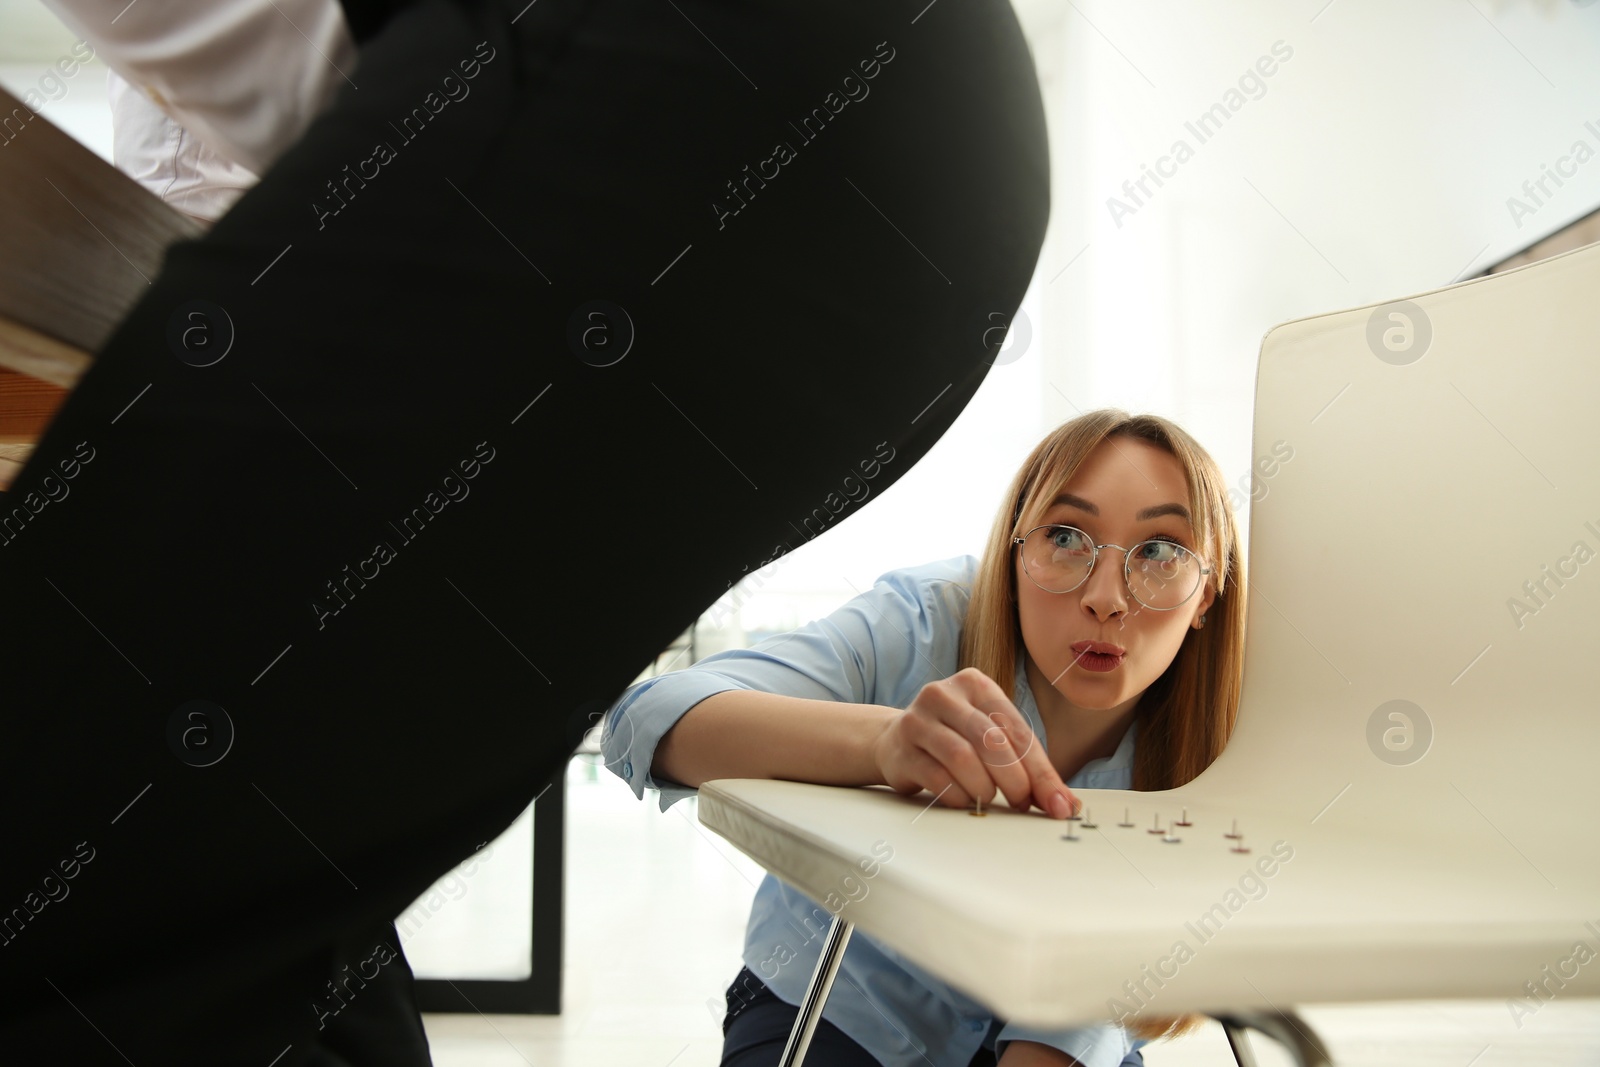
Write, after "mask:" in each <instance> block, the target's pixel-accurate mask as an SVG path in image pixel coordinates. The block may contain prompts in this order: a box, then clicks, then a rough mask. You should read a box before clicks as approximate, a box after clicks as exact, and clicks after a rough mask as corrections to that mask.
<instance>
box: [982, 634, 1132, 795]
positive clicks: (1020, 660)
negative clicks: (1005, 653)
mask: <svg viewBox="0 0 1600 1067" xmlns="http://www.w3.org/2000/svg"><path fill="white" fill-rule="evenodd" d="M1026 657H1027V649H1026V648H1024V647H1022V644H1021V642H1018V645H1017V675H1016V686H1015V693H1016V698H1015V699H1014V700H1013V701H1012V703H1013V704H1015V705H1016V706H1017V710H1018V711H1020V712H1022V715H1023V718H1025V719H1027V720H1028V726H1029V728H1030V729H1032V730H1033V732H1034V733H1035V734H1036V735H1037V736H1039V737H1042V738H1045V739H1046V742H1048V740H1049V735H1048V734H1047V733H1046V731H1045V728H1044V719H1043V717H1042V716H1041V715H1040V714H1039V705H1038V704H1037V703H1035V702H1034V699H1033V687H1032V686H1031V685H1029V684H1028V668H1027V658H1026ZM1138 727H1139V720H1138V718H1137V717H1135V718H1134V719H1133V721H1131V722H1130V723H1128V729H1127V731H1126V732H1125V733H1123V735H1122V740H1121V741H1119V742H1118V743H1117V749H1116V751H1115V752H1113V753H1111V755H1109V756H1101V757H1099V758H1098V759H1092V760H1090V761H1089V762H1088V763H1085V764H1084V765H1083V766H1082V767H1080V768H1079V769H1078V773H1077V774H1075V775H1073V776H1072V777H1073V779H1074V780H1076V779H1078V778H1080V777H1082V776H1084V775H1098V774H1106V773H1123V772H1129V771H1131V770H1132V768H1133V745H1134V735H1135V734H1136V733H1137V732H1138ZM1068 784H1069V785H1070V784H1071V783H1070V782H1069V783H1068Z"/></svg>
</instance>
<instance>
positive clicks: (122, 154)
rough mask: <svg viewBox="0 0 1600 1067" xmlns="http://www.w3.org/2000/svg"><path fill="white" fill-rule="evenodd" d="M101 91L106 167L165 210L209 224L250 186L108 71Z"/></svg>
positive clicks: (244, 175)
mask: <svg viewBox="0 0 1600 1067" xmlns="http://www.w3.org/2000/svg"><path fill="white" fill-rule="evenodd" d="M106 91H107V95H108V97H109V99H110V101H111V139H112V150H111V161H112V163H113V164H115V165H116V168H117V169H118V170H120V171H122V173H124V174H126V175H127V176H128V177H130V178H132V179H133V180H134V181H136V182H138V183H139V184H140V185H142V186H144V187H145V188H146V189H148V190H149V191H150V192H151V193H152V194H154V195H155V196H158V197H160V198H161V199H162V200H163V201H165V202H166V204H167V206H169V207H172V208H174V209H176V210H178V211H181V212H183V213H184V214H186V215H188V216H190V217H191V218H195V219H199V220H201V221H204V222H208V223H209V222H215V221H216V220H217V219H219V218H221V217H222V216H223V215H225V214H226V213H227V211H228V209H229V208H230V207H232V206H233V202H234V201H235V200H238V199H239V197H240V196H242V195H244V192H245V190H247V189H249V188H250V187H251V186H252V185H254V184H256V181H257V179H256V176H255V175H254V174H252V173H250V171H248V170H245V169H244V168H243V167H241V166H239V164H237V163H234V162H231V161H229V160H226V159H223V158H222V157H221V156H219V155H217V154H216V153H215V152H213V151H212V150H211V149H210V148H209V147H207V146H206V145H205V144H204V143H202V142H201V140H200V139H199V138H198V137H196V136H194V134H192V133H190V132H189V131H188V130H185V129H184V128H183V127H182V126H179V125H178V124H177V123H176V122H174V121H172V117H171V116H170V115H168V114H167V113H166V112H165V111H162V110H161V109H160V108H159V107H157V106H156V104H155V102H154V101H153V100H151V99H150V98H149V97H147V96H146V95H145V94H144V92H143V91H142V90H140V89H139V88H137V87H135V86H133V85H130V84H128V82H126V81H124V80H123V79H122V77H121V76H120V75H118V74H117V72H116V71H114V70H113V71H108V72H107V74H106Z"/></svg>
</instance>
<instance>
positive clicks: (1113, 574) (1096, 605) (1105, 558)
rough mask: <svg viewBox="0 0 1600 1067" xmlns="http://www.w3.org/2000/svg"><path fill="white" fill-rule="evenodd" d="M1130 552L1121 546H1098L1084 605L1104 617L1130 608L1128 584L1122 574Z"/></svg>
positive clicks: (1084, 587) (1086, 588)
mask: <svg viewBox="0 0 1600 1067" xmlns="http://www.w3.org/2000/svg"><path fill="white" fill-rule="evenodd" d="M1110 550H1115V551H1110ZM1118 552H1120V553H1122V554H1121V555H1118V554H1116V553H1118ZM1127 552H1128V550H1127V549H1125V548H1123V547H1122V546H1121V545H1099V546H1097V553H1096V556H1095V561H1094V568H1093V569H1092V570H1091V571H1089V577H1088V578H1087V579H1086V580H1085V581H1084V583H1083V587H1082V588H1083V606H1084V607H1086V608H1088V609H1089V610H1090V611H1092V612H1094V613H1095V615H1097V616H1098V617H1099V618H1101V619H1105V618H1107V617H1109V616H1111V615H1114V614H1116V613H1117V612H1119V611H1127V610H1128V583H1127V581H1126V580H1125V577H1124V575H1123V573H1122V572H1123V568H1124V558H1125V557H1126V555H1127Z"/></svg>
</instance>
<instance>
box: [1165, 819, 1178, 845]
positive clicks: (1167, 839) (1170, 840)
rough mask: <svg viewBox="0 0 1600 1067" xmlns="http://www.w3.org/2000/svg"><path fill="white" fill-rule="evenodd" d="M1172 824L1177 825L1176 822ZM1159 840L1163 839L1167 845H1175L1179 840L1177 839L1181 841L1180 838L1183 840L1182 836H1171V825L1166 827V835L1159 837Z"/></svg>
mask: <svg viewBox="0 0 1600 1067" xmlns="http://www.w3.org/2000/svg"><path fill="white" fill-rule="evenodd" d="M1173 825H1174V826H1175V825H1177V824H1176V823H1174V824H1173ZM1161 840H1162V841H1163V842H1164V843H1166V844H1168V845H1176V844H1177V843H1178V842H1179V841H1182V840H1183V838H1181V837H1174V836H1172V827H1171V826H1169V827H1167V836H1166V837H1163V838H1162V839H1161Z"/></svg>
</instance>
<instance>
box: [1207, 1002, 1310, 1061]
mask: <svg viewBox="0 0 1600 1067" xmlns="http://www.w3.org/2000/svg"><path fill="white" fill-rule="evenodd" d="M1212 1018H1214V1019H1216V1020H1217V1022H1219V1023H1221V1024H1222V1030H1223V1033H1225V1034H1227V1036H1228V1047H1229V1048H1231V1049H1232V1050H1233V1058H1234V1061H1235V1062H1236V1063H1238V1065H1239V1067H1256V1057H1255V1053H1254V1052H1252V1051H1251V1048H1250V1039H1249V1037H1248V1035H1247V1034H1246V1032H1245V1031H1246V1030H1247V1029H1254V1030H1260V1031H1261V1032H1262V1033H1263V1034H1266V1035H1267V1036H1268V1037H1270V1038H1272V1039H1273V1040H1274V1041H1276V1042H1278V1043H1279V1044H1280V1045H1282V1046H1283V1047H1284V1048H1285V1049H1287V1050H1288V1051H1289V1055H1290V1056H1291V1057H1293V1059H1294V1062H1295V1064H1296V1067H1333V1060H1332V1059H1331V1058H1329V1056H1328V1050H1327V1049H1326V1048H1325V1047H1323V1044H1322V1039H1321V1038H1319V1037H1318V1036H1317V1035H1316V1032H1315V1031H1314V1030H1312V1029H1311V1025H1310V1024H1309V1023H1307V1022H1306V1021H1305V1020H1304V1019H1302V1018H1300V1017H1299V1016H1298V1015H1296V1014H1295V1013H1294V1012H1292V1011H1248V1012H1229V1013H1227V1014H1220V1015H1219V1014H1216V1013H1212Z"/></svg>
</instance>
